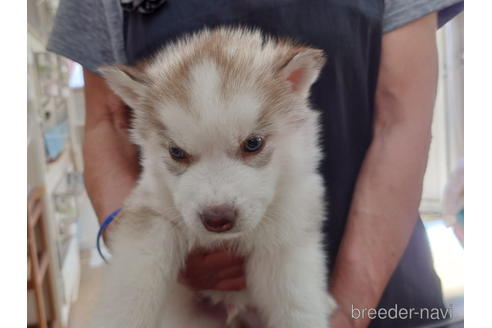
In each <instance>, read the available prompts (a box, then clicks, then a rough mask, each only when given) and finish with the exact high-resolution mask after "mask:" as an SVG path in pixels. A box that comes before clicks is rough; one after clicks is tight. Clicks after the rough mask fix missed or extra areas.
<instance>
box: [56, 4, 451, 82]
mask: <svg viewBox="0 0 492 328" xmlns="http://www.w3.org/2000/svg"><path fill="white" fill-rule="evenodd" d="M458 2H460V0H385V1H384V3H385V11H384V17H383V32H385V33H386V32H389V31H392V30H395V29H397V28H399V27H401V26H403V25H405V24H408V23H410V22H412V21H414V20H416V19H418V18H420V17H423V16H425V15H427V14H429V13H432V12H435V11H440V10H442V9H444V8H447V7H449V6H451V5H453V4H456V3H458ZM47 49H48V50H49V51H52V52H55V53H57V54H59V55H62V56H64V57H67V58H69V59H72V60H73V61H76V62H78V63H80V64H81V65H82V66H83V67H84V68H86V69H88V70H91V71H93V72H96V71H97V68H98V67H101V66H104V65H110V64H116V63H120V64H121V63H125V62H126V56H125V49H124V38H123V12H122V9H121V7H120V1H119V0H83V1H80V0H61V1H60V5H59V7H58V12H57V14H56V18H55V24H54V27H53V30H52V32H51V36H50V39H49V42H48V47H47Z"/></svg>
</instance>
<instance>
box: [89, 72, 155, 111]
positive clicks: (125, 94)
mask: <svg viewBox="0 0 492 328" xmlns="http://www.w3.org/2000/svg"><path fill="white" fill-rule="evenodd" d="M99 72H100V73H101V74H102V76H103V77H104V79H105V80H106V81H107V83H108V85H109V87H110V88H111V89H112V90H113V91H114V93H116V95H118V96H119V97H120V98H121V100H123V102H125V103H126V104H127V105H128V106H130V107H131V108H138V106H139V105H140V104H141V103H142V99H144V98H145V93H146V90H147V88H148V85H149V81H148V80H147V79H146V77H145V75H144V72H143V71H142V70H140V69H139V68H137V67H132V66H126V65H113V66H104V67H101V68H99Z"/></svg>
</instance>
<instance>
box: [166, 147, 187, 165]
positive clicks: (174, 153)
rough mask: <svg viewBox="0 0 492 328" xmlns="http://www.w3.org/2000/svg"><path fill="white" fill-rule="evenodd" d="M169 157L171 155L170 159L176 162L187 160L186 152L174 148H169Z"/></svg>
mask: <svg viewBox="0 0 492 328" xmlns="http://www.w3.org/2000/svg"><path fill="white" fill-rule="evenodd" d="M169 155H171V157H172V158H173V159H174V160H176V161H182V160H186V159H187V158H188V155H187V154H186V152H185V151H184V150H183V149H181V148H179V147H176V146H171V147H169Z"/></svg>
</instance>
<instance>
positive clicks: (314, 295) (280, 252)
mask: <svg viewBox="0 0 492 328" xmlns="http://www.w3.org/2000/svg"><path fill="white" fill-rule="evenodd" d="M327 278H328V273H327V270H326V265H325V261H324V255H323V253H322V251H321V246H320V244H318V243H314V242H310V243H308V244H303V245H298V246H296V247H285V248H281V249H277V250H276V251H273V252H272V251H268V252H264V253H259V254H256V255H254V256H253V257H252V259H251V260H250V263H249V264H248V288H249V289H251V294H252V295H253V298H254V302H255V303H256V305H257V306H258V309H259V311H260V313H261V314H262V317H263V320H264V321H265V323H266V326H267V327H269V328H301V327H306V328H327V327H329V323H328V321H329V316H330V314H331V312H332V311H333V310H334V309H335V302H334V301H333V299H332V298H331V297H330V296H329V295H328V291H327Z"/></svg>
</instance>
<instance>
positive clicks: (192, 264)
mask: <svg viewBox="0 0 492 328" xmlns="http://www.w3.org/2000/svg"><path fill="white" fill-rule="evenodd" d="M179 280H180V282H181V283H183V284H184V285H187V286H188V287H190V288H191V289H193V290H196V291H199V290H221V291H240V290H243V289H245V288H246V277H245V274H244V258H243V257H240V256H238V255H236V254H234V253H232V252H231V251H229V250H226V249H218V250H213V251H205V250H201V249H199V250H195V251H193V252H191V253H190V254H189V255H188V258H187V259H186V263H185V267H184V269H183V270H182V271H181V273H180V277H179Z"/></svg>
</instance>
